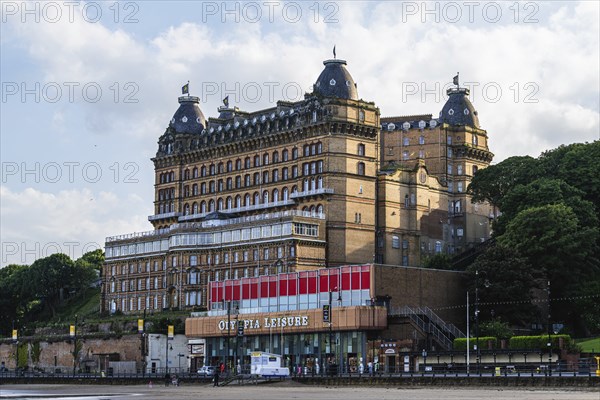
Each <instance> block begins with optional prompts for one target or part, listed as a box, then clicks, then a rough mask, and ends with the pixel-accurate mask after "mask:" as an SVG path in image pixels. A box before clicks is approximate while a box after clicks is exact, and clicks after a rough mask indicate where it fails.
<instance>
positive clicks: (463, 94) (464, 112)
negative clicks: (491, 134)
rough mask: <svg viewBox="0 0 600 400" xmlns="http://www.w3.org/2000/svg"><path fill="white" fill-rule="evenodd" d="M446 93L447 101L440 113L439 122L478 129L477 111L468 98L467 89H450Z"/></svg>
mask: <svg viewBox="0 0 600 400" xmlns="http://www.w3.org/2000/svg"><path fill="white" fill-rule="evenodd" d="M446 93H447V94H448V101H446V104H444V107H443V108H442V111H441V112H440V122H445V123H447V124H450V125H467V126H470V127H473V128H479V117H478V115H477V111H476V110H475V107H473V104H471V101H470V100H469V97H468V96H469V89H467V88H450V89H448V90H447V91H446Z"/></svg>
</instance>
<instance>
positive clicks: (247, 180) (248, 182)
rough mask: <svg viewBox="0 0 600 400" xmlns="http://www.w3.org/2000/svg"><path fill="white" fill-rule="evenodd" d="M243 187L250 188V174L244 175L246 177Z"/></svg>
mask: <svg viewBox="0 0 600 400" xmlns="http://www.w3.org/2000/svg"><path fill="white" fill-rule="evenodd" d="M244 186H245V187H248V186H250V174H246V175H245V176H244Z"/></svg>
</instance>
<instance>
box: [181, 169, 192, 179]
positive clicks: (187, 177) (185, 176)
mask: <svg viewBox="0 0 600 400" xmlns="http://www.w3.org/2000/svg"><path fill="white" fill-rule="evenodd" d="M183 177H184V179H190V170H189V169H186V170H185V172H184V173H183Z"/></svg>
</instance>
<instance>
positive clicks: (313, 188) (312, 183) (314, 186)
mask: <svg viewBox="0 0 600 400" xmlns="http://www.w3.org/2000/svg"><path fill="white" fill-rule="evenodd" d="M315 189H316V185H315V178H314V177H313V178H310V190H315Z"/></svg>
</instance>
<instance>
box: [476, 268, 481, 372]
mask: <svg viewBox="0 0 600 400" xmlns="http://www.w3.org/2000/svg"><path fill="white" fill-rule="evenodd" d="M475 351H476V357H477V373H479V362H480V353H479V271H475Z"/></svg>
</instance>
